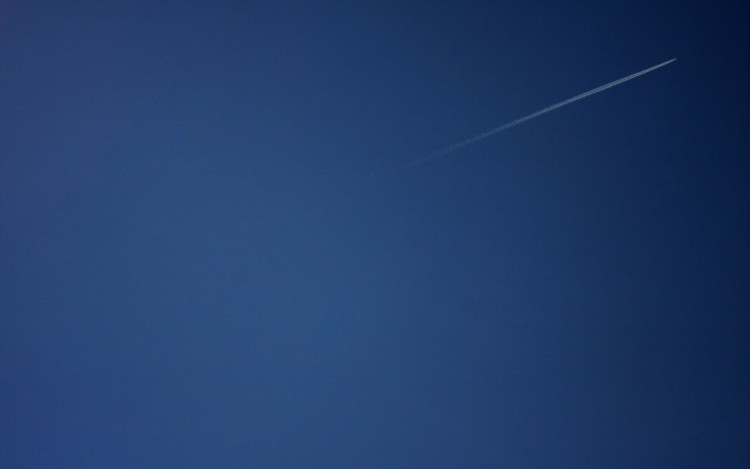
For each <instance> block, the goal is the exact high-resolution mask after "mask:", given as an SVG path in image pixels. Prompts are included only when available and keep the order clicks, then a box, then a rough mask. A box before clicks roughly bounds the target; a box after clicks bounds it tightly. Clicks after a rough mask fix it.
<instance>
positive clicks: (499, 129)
mask: <svg viewBox="0 0 750 469" xmlns="http://www.w3.org/2000/svg"><path fill="white" fill-rule="evenodd" d="M675 60H677V59H676V58H674V59H672V60H667V61H666V62H662V63H660V64H659V65H654V66H653V67H650V68H647V69H646V70H641V71H640V72H638V73H634V74H632V75H628V76H626V77H625V78H620V79H619V80H615V81H613V82H611V83H607V84H606V85H602V86H600V87H598V88H594V89H593V90H590V91H587V92H585V93H581V94H579V95H578V96H573V97H572V98H569V99H566V100H565V101H561V102H559V103H557V104H553V105H552V106H548V107H546V108H544V109H541V110H539V111H536V112H532V113H531V114H529V115H527V116H524V117H521V118H518V119H516V120H514V121H511V122H508V123H507V124H503V125H501V126H500V127H495V128H494V129H491V130H488V131H487V132H484V133H482V134H479V135H477V136H476V137H471V138H470V139H468V140H464V141H463V142H460V143H456V144H455V145H451V146H449V147H448V148H444V149H442V150H440V151H437V152H435V153H433V154H431V155H428V156H426V157H424V158H421V159H419V160H416V161H412V162H411V163H408V164H406V165H404V166H402V167H401V168H399V169H397V170H396V171H397V172H398V171H403V170H405V169H409V168H413V167H414V166H419V165H422V164H424V163H427V162H428V161H430V160H434V159H435V158H440V157H441V156H445V155H447V154H448V153H453V152H454V151H456V150H458V149H459V148H463V147H465V146H468V145H471V144H472V143H475V142H478V141H480V140H484V139H485V138H487V137H491V136H492V135H495V134H496V133H500V132H502V131H504V130H508V129H510V128H511V127H515V126H517V125H518V124H521V123H523V122H526V121H528V120H531V119H534V118H535V117H539V116H541V115H542V114H546V113H548V112H552V111H554V110H555V109H558V108H561V107H563V106H567V105H568V104H571V103H574V102H576V101H578V100H581V99H583V98H587V97H589V96H591V95H593V94H596V93H600V92H602V91H604V90H607V89H609V88H612V87H613V86H617V85H619V84H621V83H625V82H626V81H630V80H632V79H634V78H638V77H639V76H641V75H645V74H647V73H649V72H653V71H654V70H656V69H657V68H661V67H663V66H665V65H669V64H671V63H672V62H674V61H675Z"/></svg>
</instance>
